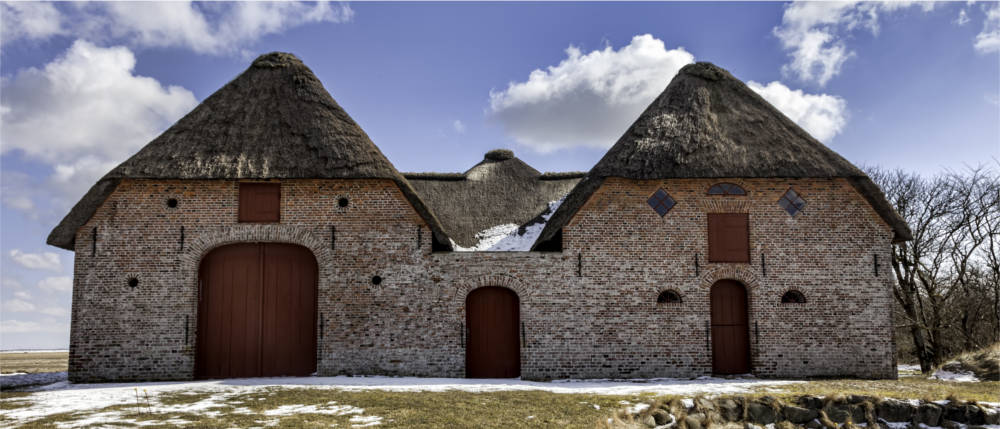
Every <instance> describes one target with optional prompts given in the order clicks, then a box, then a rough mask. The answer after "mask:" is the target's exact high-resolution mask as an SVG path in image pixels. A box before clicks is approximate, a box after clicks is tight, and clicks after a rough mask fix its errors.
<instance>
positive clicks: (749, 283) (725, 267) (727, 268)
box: [699, 264, 760, 293]
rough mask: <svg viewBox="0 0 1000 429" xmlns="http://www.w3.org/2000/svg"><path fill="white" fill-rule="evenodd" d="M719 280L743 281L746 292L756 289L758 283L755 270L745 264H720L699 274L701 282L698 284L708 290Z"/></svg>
mask: <svg viewBox="0 0 1000 429" xmlns="http://www.w3.org/2000/svg"><path fill="white" fill-rule="evenodd" d="M719 280H736V281H738V282H740V283H743V285H744V286H746V288H747V292H748V293H749V292H750V291H753V290H754V289H757V287H758V286H759V285H760V282H759V280H758V278H757V271H756V270H755V269H754V268H753V267H752V266H750V265H747V264H721V265H719V266H716V267H713V268H710V269H707V270H705V273H704V274H702V275H701V283H700V284H699V285H700V286H701V287H702V288H704V289H705V290H708V289H710V288H711V287H712V285H714V284H715V283H716V282H718V281H719Z"/></svg>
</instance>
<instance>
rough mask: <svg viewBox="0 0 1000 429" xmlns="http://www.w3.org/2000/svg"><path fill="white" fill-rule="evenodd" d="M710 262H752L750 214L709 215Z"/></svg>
mask: <svg viewBox="0 0 1000 429" xmlns="http://www.w3.org/2000/svg"><path fill="white" fill-rule="evenodd" d="M708 261H709V262H750V216H749V215H748V214H746V213H709V214H708Z"/></svg>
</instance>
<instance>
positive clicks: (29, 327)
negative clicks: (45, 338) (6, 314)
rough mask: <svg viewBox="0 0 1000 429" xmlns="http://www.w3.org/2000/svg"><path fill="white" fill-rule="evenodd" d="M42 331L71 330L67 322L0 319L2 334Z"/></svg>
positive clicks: (63, 331)
mask: <svg viewBox="0 0 1000 429" xmlns="http://www.w3.org/2000/svg"><path fill="white" fill-rule="evenodd" d="M41 332H50V333H61V334H62V333H66V332H69V325H68V324H66V323H39V322H31V321H22V320H13V319H8V320H4V321H0V334H31V333H41Z"/></svg>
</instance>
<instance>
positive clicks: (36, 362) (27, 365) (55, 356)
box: [0, 352, 69, 374]
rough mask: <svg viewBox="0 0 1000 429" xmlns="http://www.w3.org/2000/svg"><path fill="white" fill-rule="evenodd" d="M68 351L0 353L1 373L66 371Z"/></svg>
mask: <svg viewBox="0 0 1000 429" xmlns="http://www.w3.org/2000/svg"><path fill="white" fill-rule="evenodd" d="M68 359H69V353H68V352H27V353H21V352H11V353H0V373H3V374H10V373H14V372H27V373H36V372H58V371H66V369H67V360H68Z"/></svg>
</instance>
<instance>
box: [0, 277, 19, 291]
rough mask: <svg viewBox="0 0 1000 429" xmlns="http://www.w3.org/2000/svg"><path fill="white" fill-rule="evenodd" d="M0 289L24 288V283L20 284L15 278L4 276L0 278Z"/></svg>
mask: <svg viewBox="0 0 1000 429" xmlns="http://www.w3.org/2000/svg"><path fill="white" fill-rule="evenodd" d="M0 289H14V290H20V289H24V285H22V284H21V282H20V281H18V280H17V279H12V278H10V277H4V278H2V279H0Z"/></svg>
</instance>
